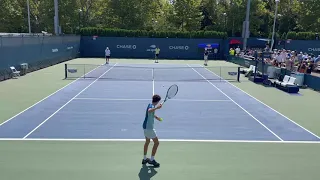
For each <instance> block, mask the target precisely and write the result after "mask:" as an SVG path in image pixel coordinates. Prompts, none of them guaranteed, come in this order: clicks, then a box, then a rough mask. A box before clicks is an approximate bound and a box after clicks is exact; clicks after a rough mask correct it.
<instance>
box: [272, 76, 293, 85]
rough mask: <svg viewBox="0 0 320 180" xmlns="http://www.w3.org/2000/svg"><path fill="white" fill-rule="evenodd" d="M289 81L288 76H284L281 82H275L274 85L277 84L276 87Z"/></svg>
mask: <svg viewBox="0 0 320 180" xmlns="http://www.w3.org/2000/svg"><path fill="white" fill-rule="evenodd" d="M289 79H290V76H288V75H285V76H284V78H283V80H282V82H281V81H279V80H277V81H276V82H275V83H276V84H278V85H280V84H281V83H288V81H289Z"/></svg>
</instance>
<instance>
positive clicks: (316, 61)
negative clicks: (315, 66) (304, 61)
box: [314, 54, 320, 63]
mask: <svg viewBox="0 0 320 180" xmlns="http://www.w3.org/2000/svg"><path fill="white" fill-rule="evenodd" d="M319 61H320V54H319V55H318V57H317V58H315V60H314V63H318V62H319Z"/></svg>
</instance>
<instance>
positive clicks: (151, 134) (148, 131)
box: [143, 129, 157, 139]
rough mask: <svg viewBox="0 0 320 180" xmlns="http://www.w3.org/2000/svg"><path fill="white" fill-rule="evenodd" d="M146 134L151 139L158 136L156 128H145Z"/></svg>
mask: <svg viewBox="0 0 320 180" xmlns="http://www.w3.org/2000/svg"><path fill="white" fill-rule="evenodd" d="M143 131H144V136H145V137H147V138H149V139H153V138H156V137H157V133H156V130H155V129H144V130H143Z"/></svg>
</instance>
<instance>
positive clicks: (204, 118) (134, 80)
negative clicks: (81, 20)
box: [0, 64, 319, 142]
mask: <svg viewBox="0 0 320 180" xmlns="http://www.w3.org/2000/svg"><path fill="white" fill-rule="evenodd" d="M122 66H123V68H121V67H122ZM124 66H135V65H133V64H121V67H120V65H119V64H112V65H102V66H99V67H97V68H96V69H93V71H91V72H89V73H88V74H87V75H88V76H89V75H90V74H91V75H92V76H97V78H91V79H82V78H81V79H77V80H75V81H73V82H71V83H70V84H69V85H67V86H66V87H64V88H62V89H60V90H59V91H57V92H56V93H54V94H52V95H50V96H48V97H47V98H46V99H44V100H42V101H40V102H39V103H37V104H35V105H34V106H32V107H30V108H28V109H27V110H25V111H23V112H22V113H20V114H18V115H16V116H15V117H13V118H11V119H9V120H8V121H6V122H4V123H3V124H1V126H0V138H1V139H61V140H63V139H75V140H77V139H88V140H93V139H98V140H99V139H108V140H113V139H114V140H117V139H119V140H121V139H127V140H137V139H143V138H144V136H143V130H142V123H143V120H144V116H145V110H146V107H147V105H148V103H149V102H150V101H151V97H152V95H153V94H159V95H161V96H162V97H163V98H164V97H165V94H166V91H167V89H168V87H169V86H170V85H172V84H177V85H178V86H179V92H178V94H177V95H176V97H175V98H174V99H171V100H168V101H167V102H166V104H165V105H164V106H163V108H162V109H160V110H158V111H157V115H158V116H160V117H162V118H163V119H164V120H163V122H158V121H157V122H156V123H155V128H156V132H157V134H158V136H159V138H161V139H166V140H195V141H197V140H212V141H275V142H277V141H299V142H300V141H304V142H309V141H319V137H318V136H317V135H315V134H313V133H312V132H310V131H308V130H307V129H305V128H303V127H301V126H300V125H298V124H296V123H294V122H293V121H291V120H290V119H288V118H286V117H285V116H283V115H281V114H279V113H278V112H277V111H276V110H273V109H272V108H270V107H268V106H267V105H265V104H263V103H262V102H260V101H258V100H257V99H255V98H253V97H252V96H250V95H248V94H246V93H245V92H243V91H242V90H240V89H238V88H236V87H235V86H233V85H232V84H231V83H229V82H227V81H224V80H222V81H221V80H214V79H219V77H217V75H216V74H214V73H212V72H211V71H209V70H207V69H206V68H203V67H201V66H200V65H172V64H148V65H144V66H148V67H151V68H146V69H143V68H125V67H124ZM140 66H141V65H140ZM176 66H179V67H181V66H185V68H174V67H176ZM158 67H172V69H170V68H168V69H166V68H164V69H159V70H156V71H155V70H154V69H152V68H158ZM103 77H111V78H110V79H108V78H106V79H103ZM117 78H119V80H117ZM187 79H190V81H187Z"/></svg>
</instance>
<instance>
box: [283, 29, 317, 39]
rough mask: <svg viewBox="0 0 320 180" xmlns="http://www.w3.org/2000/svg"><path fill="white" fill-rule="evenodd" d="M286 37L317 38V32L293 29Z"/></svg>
mask: <svg viewBox="0 0 320 180" xmlns="http://www.w3.org/2000/svg"><path fill="white" fill-rule="evenodd" d="M286 39H292V40H315V39H316V33H315V32H293V31H290V32H288V34H287V38H286Z"/></svg>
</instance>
